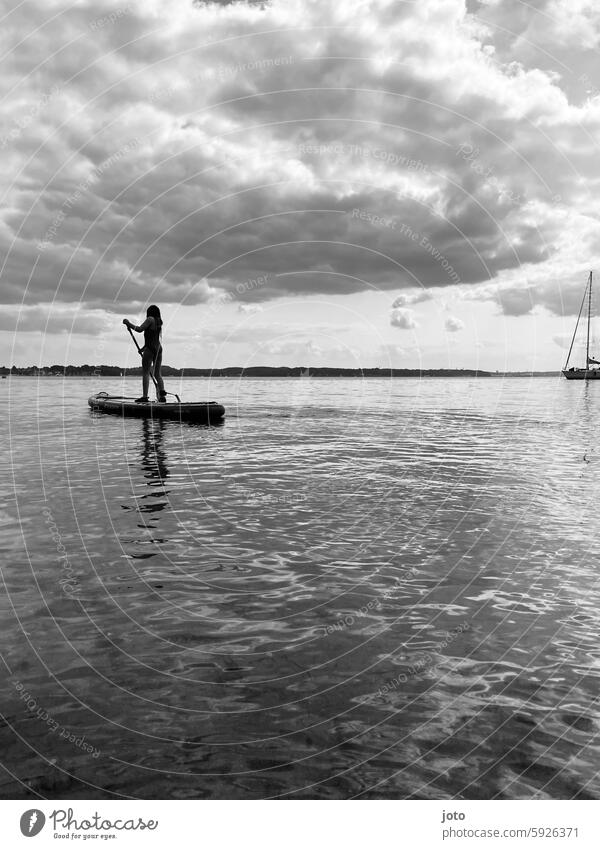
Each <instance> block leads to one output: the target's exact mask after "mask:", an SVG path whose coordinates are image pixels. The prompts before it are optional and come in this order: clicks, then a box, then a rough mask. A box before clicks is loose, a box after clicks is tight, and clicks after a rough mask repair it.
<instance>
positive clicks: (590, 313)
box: [585, 271, 592, 371]
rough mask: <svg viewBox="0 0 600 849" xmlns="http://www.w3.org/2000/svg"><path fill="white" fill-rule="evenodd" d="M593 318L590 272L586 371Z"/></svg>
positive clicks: (588, 362) (588, 361)
mask: <svg viewBox="0 0 600 849" xmlns="http://www.w3.org/2000/svg"><path fill="white" fill-rule="evenodd" d="M591 317H592V272H591V271H590V282H589V289H588V323H587V343H586V349H585V370H586V371H587V370H588V367H589V364H590V320H591Z"/></svg>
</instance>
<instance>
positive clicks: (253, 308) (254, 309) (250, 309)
mask: <svg viewBox="0 0 600 849" xmlns="http://www.w3.org/2000/svg"><path fill="white" fill-rule="evenodd" d="M238 311H239V312H243V313H246V314H247V315H256V313H259V312H262V311H263V308H262V307H261V306H260V304H238Z"/></svg>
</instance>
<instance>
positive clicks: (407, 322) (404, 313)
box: [390, 309, 419, 330]
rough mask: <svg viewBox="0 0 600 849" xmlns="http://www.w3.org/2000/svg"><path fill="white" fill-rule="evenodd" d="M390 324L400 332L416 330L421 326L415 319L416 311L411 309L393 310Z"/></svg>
mask: <svg viewBox="0 0 600 849" xmlns="http://www.w3.org/2000/svg"><path fill="white" fill-rule="evenodd" d="M390 324H391V325H392V327H398V328H399V329H400V330H414V329H415V328H417V327H418V326H419V324H418V322H417V320H416V319H415V314H414V310H410V309H395V310H393V311H392V313H391V315H390Z"/></svg>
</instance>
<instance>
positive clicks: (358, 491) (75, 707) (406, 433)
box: [0, 377, 600, 799]
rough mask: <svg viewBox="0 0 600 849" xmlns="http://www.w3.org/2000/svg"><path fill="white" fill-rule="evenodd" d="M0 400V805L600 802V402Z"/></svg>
mask: <svg viewBox="0 0 600 849" xmlns="http://www.w3.org/2000/svg"><path fill="white" fill-rule="evenodd" d="M138 382H139V381H138V380H136V379H133V378H124V379H122V380H121V379H118V378H117V379H114V378H113V379H111V378H98V377H94V378H61V377H43V378H39V379H37V378H26V377H10V378H9V379H7V380H1V381H0V407H1V423H0V428H1V431H2V444H3V446H4V450H3V451H2V452H1V454H0V518H1V522H0V560H1V578H2V594H1V596H0V615H1V627H0V675H1V678H2V686H1V688H0V797H2V798H5V799H8V798H16V799H36V798H51V799H79V798H81V799H135V798H140V799H158V798H164V799H200V798H212V799H267V798H268V799H274V798H298V799H354V798H365V799H533V798H535V799H567V798H568V799H572V798H577V799H598V798H600V712H599V700H598V696H599V693H600V687H599V685H600V646H599V634H600V584H599V570H600V491H599V490H600V486H599V481H600V451H599V450H598V432H599V429H600V386H596V385H594V384H585V383H584V382H577V381H573V382H567V381H565V380H563V379H561V378H559V377H543V378H524V377H520V378H519V377H493V378H466V377H463V378H448V379H441V378H426V379H417V378H406V379H400V378H393V379H374V378H368V379H358V378H347V379H339V378H334V379H328V378H310V377H301V378H296V379H273V378H270V379H259V378H257V379H239V378H230V379H217V380H209V379H187V380H183V381H180V382H176V383H171V385H170V386H168V387H167V388H168V389H170V390H171V391H177V392H178V393H179V394H180V395H181V396H182V397H183V398H184V399H185V400H196V401H204V400H215V401H219V402H221V403H223V404H224V405H225V408H226V418H225V420H224V423H223V424H222V425H221V426H218V427H205V426H201V425H194V424H182V423H180V422H175V421H154V422H153V421H149V420H145V419H129V418H126V419H122V418H120V417H115V416H110V415H106V414H102V413H97V412H93V411H92V410H91V409H90V408H89V407H88V404H87V399H88V396H89V395H90V394H92V393H93V392H95V391H101V390H102V391H107V392H110V393H115V394H118V393H124V394H126V395H129V396H135V395H137V394H138V393H139V390H140V386H139V385H138Z"/></svg>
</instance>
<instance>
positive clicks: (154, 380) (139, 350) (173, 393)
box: [123, 322, 181, 404]
mask: <svg viewBox="0 0 600 849" xmlns="http://www.w3.org/2000/svg"><path fill="white" fill-rule="evenodd" d="M123 323H125V322H123ZM125 326H126V327H127V330H128V331H129V335H130V336H131V338H132V339H133V344H134V345H135V347H136V348H137V350H138V354H139V355H140V357H141V356H143V355H142V349H141V348H140V346H139V345H138V343H137V339H136V338H135V336H134V335H133V333H132V332H131V327H130V326H129V325H128V324H127V325H125ZM150 377H151V378H152V383H153V384H154V385H155V386H156V393H157V395H158V394H160V389H159V388H158V383H157V382H156V378H155V377H154V368H153V369H152V371H151V372H150ZM165 395H173V397H174V398H177V402H178V403H179V404H181V398H180V397H179V395H177V394H176V393H175V392H166V391H165Z"/></svg>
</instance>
